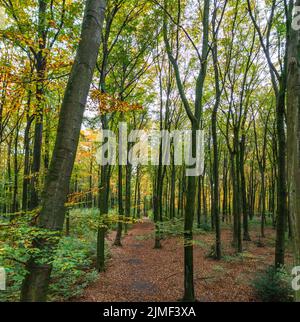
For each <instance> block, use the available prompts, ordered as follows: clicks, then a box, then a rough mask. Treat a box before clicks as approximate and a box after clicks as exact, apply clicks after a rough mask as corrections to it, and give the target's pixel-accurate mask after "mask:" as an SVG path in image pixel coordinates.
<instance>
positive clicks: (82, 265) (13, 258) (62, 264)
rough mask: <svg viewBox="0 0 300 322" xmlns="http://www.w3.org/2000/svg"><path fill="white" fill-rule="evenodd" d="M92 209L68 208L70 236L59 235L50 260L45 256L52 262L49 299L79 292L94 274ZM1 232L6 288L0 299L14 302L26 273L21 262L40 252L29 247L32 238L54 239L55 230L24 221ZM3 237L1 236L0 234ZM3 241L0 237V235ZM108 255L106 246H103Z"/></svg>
mask: <svg viewBox="0 0 300 322" xmlns="http://www.w3.org/2000/svg"><path fill="white" fill-rule="evenodd" d="M98 214H99V212H97V210H96V209H84V210H82V209H76V210H73V211H70V222H71V237H62V238H61V239H60V241H59V243H58V246H57V248H56V250H55V253H54V256H53V259H50V258H49V256H48V257H47V256H45V255H46V254H44V256H43V257H44V258H47V260H48V261H51V263H52V265H53V269H52V274H51V284H50V288H49V300H50V301H62V300H66V299H69V298H71V297H74V296H78V295H80V294H81V292H82V291H83V289H84V288H85V287H86V286H87V285H88V284H89V283H91V282H92V281H94V280H95V279H96V278H97V276H98V273H97V272H96V271H95V270H94V266H95V259H96V258H95V256H96V231H95V229H94V228H95V223H96V222H97V220H98ZM13 229H14V230H13V233H12V231H11V228H10V229H9V230H8V231H7V232H5V231H4V230H3V231H2V234H3V235H6V236H7V238H6V239H5V242H0V266H1V267H5V269H6V272H7V290H6V291H1V292H0V302H4V301H18V300H19V297H20V288H21V284H22V280H23V278H24V276H25V274H26V271H25V265H24V264H25V262H26V261H27V260H28V258H29V256H30V255H32V254H34V255H35V257H36V258H40V256H42V255H43V254H39V253H37V252H38V251H39V250H37V249H35V248H32V247H31V242H32V239H33V238H35V237H43V238H47V239H48V240H49V239H51V240H52V239H53V238H55V239H56V238H58V236H57V234H56V233H52V232H51V233H49V232H45V231H44V230H40V229H37V228H36V227H30V226H29V225H28V224H26V222H18V225H16V227H15V228H13ZM3 237H4V236H3ZM3 240H4V238H3ZM105 251H106V253H105V256H106V257H108V256H109V253H108V247H105Z"/></svg>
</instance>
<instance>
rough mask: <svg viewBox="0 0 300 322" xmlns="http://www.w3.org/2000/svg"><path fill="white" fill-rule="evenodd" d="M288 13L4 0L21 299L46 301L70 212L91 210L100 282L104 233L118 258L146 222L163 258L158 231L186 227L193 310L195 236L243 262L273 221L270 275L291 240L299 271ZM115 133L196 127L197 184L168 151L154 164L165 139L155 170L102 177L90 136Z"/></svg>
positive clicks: (0, 144) (135, 1)
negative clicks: (209, 237) (247, 248)
mask: <svg viewBox="0 0 300 322" xmlns="http://www.w3.org/2000/svg"><path fill="white" fill-rule="evenodd" d="M297 5H298V6H299V5H300V3H299V1H298V0H297V1H292V0H290V1H287V0H283V1H277V0H272V1H258V0H247V1H241V0H203V1H194V0H189V1H187V0H185V1H179V0H106V1H104V0H87V1H82V0H63V1H53V0H34V1H27V0H24V1H18V0H11V1H10V0H0V19H2V20H3V21H4V24H1V30H0V33H1V39H0V90H1V93H0V155H1V160H0V169H1V177H0V229H1V230H0V259H1V265H0V266H6V267H12V270H13V269H14V267H18V269H19V270H20V269H22V274H20V276H21V277H20V279H21V280H22V281H21V282H22V283H20V281H19V284H18V285H19V289H20V290H21V300H22V301H39V300H45V299H46V296H47V291H48V286H49V281H50V275H51V271H52V269H53V262H54V261H55V256H56V254H57V252H56V250H57V247H58V245H59V243H60V240H61V235H62V232H65V234H66V235H67V236H69V235H70V234H72V233H71V232H72V230H73V231H74V230H75V229H77V226H76V225H79V223H78V222H76V220H75V218H74V221H73V218H72V214H73V212H72V211H73V210H78V209H81V210H82V211H85V210H87V209H89V210H90V211H92V212H93V213H92V215H90V214H87V215H86V218H85V219H84V220H85V223H86V225H87V226H91V227H92V228H93V233H94V236H95V241H94V243H95V255H96V263H95V265H96V269H97V271H99V272H101V271H103V270H104V269H105V251H106V247H107V246H106V243H105V237H106V235H107V230H108V229H116V237H115V242H114V244H115V245H116V246H122V236H123V234H124V233H126V232H127V230H128V229H129V228H130V225H131V224H132V223H134V222H135V221H136V220H139V219H142V218H143V217H146V216H147V217H150V218H151V219H152V220H153V222H154V223H155V236H154V240H153V246H154V247H155V248H157V249H158V251H159V248H161V247H163V243H162V229H163V226H164V224H165V223H166V222H167V223H176V222H177V221H178V220H179V221H180V223H181V227H182V228H181V234H182V236H183V239H184V246H183V247H184V263H185V264H184V292H183V299H184V300H186V301H194V300H195V291H194V276H193V267H194V264H193V248H194V247H193V245H194V242H193V231H194V229H208V230H211V231H213V232H214V233H215V246H214V249H213V252H212V255H213V257H214V258H215V259H216V260H221V258H222V256H223V253H222V252H223V249H222V228H223V227H225V226H226V227H227V226H229V227H232V245H233V247H234V248H235V250H236V253H242V252H243V244H244V243H245V242H248V241H251V239H252V235H253V232H252V231H251V227H252V226H251V223H252V222H258V223H259V225H260V228H259V235H260V238H259V241H260V246H263V245H264V241H265V238H266V237H267V236H266V235H267V232H266V227H267V226H270V225H271V226H272V227H273V228H274V229H275V230H276V245H275V252H274V266H275V267H277V268H281V267H282V266H283V265H284V264H285V248H286V245H287V243H288V240H289V239H291V240H293V242H294V243H293V244H294V253H295V262H296V264H299V263H300V260H299V256H300V255H299V250H300V237H299V236H300V227H299V224H300V215H299V209H300V205H299V200H300V191H299V189H300V183H299V182H300V178H299V174H300V172H299V167H300V162H299V160H300V157H299V137H300V134H299V133H300V131H299V123H300V122H299V110H300V108H299V99H300V98H299V81H300V78H299V77H300V70H299V68H300V67H299V66H300V62H299V57H300V53H299V41H300V36H299V31H297V30H295V29H294V28H292V27H291V26H292V20H293V7H294V6H297ZM84 7H85V10H84ZM84 12H85V14H84ZM82 17H83V18H82ZM80 28H81V33H80ZM120 122H126V123H127V128H128V131H131V130H143V131H145V133H147V132H149V131H150V130H160V131H176V130H177V131H180V130H186V129H190V130H191V131H192V135H191V146H192V156H193V157H195V156H196V152H197V151H196V147H197V141H196V139H197V131H198V130H203V131H204V133H205V142H204V160H205V162H204V169H203V173H202V174H201V175H200V176H186V171H187V170H188V169H189V168H190V165H177V164H176V162H175V148H176V147H175V144H176V142H174V141H171V146H170V151H169V153H170V164H169V165H165V164H163V162H162V160H163V158H164V153H165V151H164V146H163V141H162V140H159V141H158V142H157V147H158V156H157V158H158V165H153V164H150V163H149V164H148V165H144V164H130V163H128V162H127V160H122V157H121V156H119V159H118V160H117V161H118V162H117V164H118V165H111V164H107V165H99V164H98V163H97V160H96V151H97V148H98V146H99V142H98V143H97V136H98V133H99V131H100V129H102V130H111V131H113V132H115V133H118V131H119V130H120V129H119V123H120ZM118 143H119V144H120V143H121V142H118ZM132 146H133V143H128V147H127V148H128V151H130V149H131V148H132ZM2 261H3V263H4V264H3V265H2ZM20 267H21V268H20ZM21 284H22V285H21Z"/></svg>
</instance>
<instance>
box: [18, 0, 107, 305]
mask: <svg viewBox="0 0 300 322" xmlns="http://www.w3.org/2000/svg"><path fill="white" fill-rule="evenodd" d="M105 7H106V3H105V1H103V0H87V2H86V8H85V14H84V18H83V23H82V32H81V38H80V39H81V40H80V42H79V47H78V50H77V53H76V57H75V62H74V65H73V68H72V71H71V74H70V77H69V81H68V84H67V88H66V91H65V95H64V100H63V103H62V107H61V111H60V116H59V124H58V130H57V137H56V141H55V147H54V151H53V156H52V160H51V164H50V168H49V172H48V175H47V180H46V183H45V188H44V198H43V202H42V207H41V212H40V214H39V219H38V227H40V228H44V229H47V230H50V231H57V233H58V234H59V233H60V232H61V230H62V228H63V223H64V217H65V206H64V204H65V201H66V197H67V194H68V191H69V184H70V177H71V174H72V170H73V166H74V161H75V156H76V151H77V146H78V141H79V135H80V128H81V123H82V119H83V113H84V109H85V105H86V101H87V97H88V93H89V89H90V84H91V82H92V77H93V72H94V68H95V65H96V60H97V56H98V51H99V47H100V41H101V30H102V24H103V19H104V11H105ZM55 245H56V244H55V243H54V242H51V243H50V242H49V241H47V240H45V239H40V240H36V241H35V243H34V245H33V246H35V247H37V248H39V249H40V250H42V251H43V250H44V251H45V250H46V249H47V252H48V253H49V255H50V258H51V257H52V256H53V252H54V246H55ZM26 269H27V272H28V273H27V275H26V276H25V278H24V281H23V284H22V291H21V301H27V302H35V301H45V300H46V297H47V289H48V285H49V279H50V274H51V269H52V266H51V264H50V262H49V261H48V260H47V261H46V263H43V264H41V262H40V261H39V260H38V258H36V257H34V256H32V257H31V258H30V260H29V261H28V262H27V265H26Z"/></svg>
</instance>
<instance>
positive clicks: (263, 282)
mask: <svg viewBox="0 0 300 322" xmlns="http://www.w3.org/2000/svg"><path fill="white" fill-rule="evenodd" d="M252 286H253V288H254V290H255V293H256V296H257V297H258V298H259V299H260V300H261V301H263V302H291V301H292V300H293V290H292V288H291V277H290V276H289V275H288V274H287V272H286V271H285V270H284V268H281V269H276V268H275V267H274V266H270V267H268V269H267V270H266V271H264V272H263V273H260V274H259V275H258V276H257V277H256V278H255V279H254V280H253V281H252Z"/></svg>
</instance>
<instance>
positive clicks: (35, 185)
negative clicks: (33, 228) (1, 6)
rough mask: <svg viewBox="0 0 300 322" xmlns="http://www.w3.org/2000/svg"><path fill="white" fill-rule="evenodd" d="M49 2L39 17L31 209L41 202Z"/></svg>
mask: <svg viewBox="0 0 300 322" xmlns="http://www.w3.org/2000/svg"><path fill="white" fill-rule="evenodd" d="M47 6H48V3H47V1H45V0H39V18H38V38H39V51H38V53H37V55H36V74H37V83H36V100H37V104H36V112H35V113H36V116H35V128H34V146H33V159H32V167H31V173H32V177H31V182H30V202H29V209H30V210H33V209H34V208H36V207H37V206H38V204H39V177H40V168H41V157H42V141H43V118H44V95H45V89H44V78H45V74H46V66H47V63H46V57H45V53H44V51H45V48H46V41H47V27H46V13H47Z"/></svg>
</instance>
